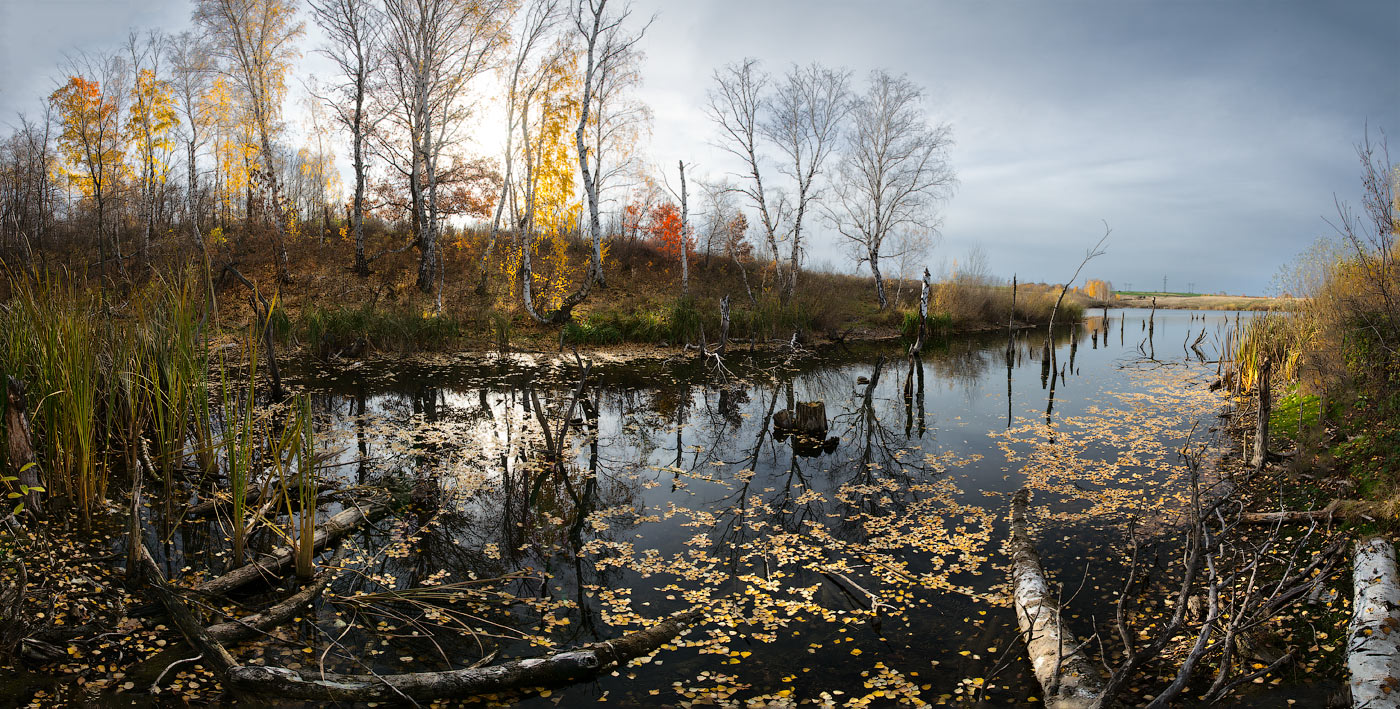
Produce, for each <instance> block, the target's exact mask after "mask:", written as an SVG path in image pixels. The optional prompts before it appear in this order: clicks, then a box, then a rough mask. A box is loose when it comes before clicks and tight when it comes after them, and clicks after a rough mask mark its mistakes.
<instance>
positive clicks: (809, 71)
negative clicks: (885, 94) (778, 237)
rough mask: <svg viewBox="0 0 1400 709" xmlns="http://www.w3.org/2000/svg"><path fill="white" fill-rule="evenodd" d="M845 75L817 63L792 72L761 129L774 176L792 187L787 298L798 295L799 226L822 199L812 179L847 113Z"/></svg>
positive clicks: (833, 145) (847, 74)
mask: <svg viewBox="0 0 1400 709" xmlns="http://www.w3.org/2000/svg"><path fill="white" fill-rule="evenodd" d="M849 87H850V72H849V71H846V70H844V69H843V70H835V69H829V68H827V67H824V66H822V65H820V64H809V65H808V66H805V67H793V69H792V70H791V71H789V72H788V74H787V76H786V77H784V79H783V82H782V83H781V84H779V85H778V87H777V92H776V93H775V94H774V95H773V98H772V101H771V102H770V104H769V105H770V109H771V110H770V112H769V115H768V117H767V119H766V120H764V121H763V122H762V125H761V129H762V131H763V134H764V135H765V136H767V138H768V139H769V140H771V141H772V142H773V143H774V144H775V145H777V146H778V149H779V150H780V151H781V152H782V154H783V157H784V161H783V162H781V163H780V167H779V172H781V173H783V174H784V175H786V176H787V177H788V178H790V179H791V180H792V182H793V186H794V189H793V192H794V204H793V207H792V209H793V213H792V215H791V223H790V225H789V227H788V249H789V255H788V271H787V284H786V286H785V288H786V296H785V297H786V298H787V299H788V300H791V299H792V296H793V294H794V293H796V292H797V276H798V273H799V272H800V271H801V257H802V248H803V241H802V227H803V223H804V220H805V219H806V216H807V212H808V210H809V209H810V208H811V207H812V203H813V202H814V201H815V200H817V199H818V198H819V196H820V194H821V191H820V189H819V188H818V185H817V179H818V178H819V177H820V175H821V173H822V167H823V165H824V164H825V162H826V160H827V157H829V156H830V154H831V152H832V151H833V150H834V149H835V148H836V147H837V140H838V137H839V129H840V126H841V123H842V122H843V121H844V120H845V118H846V114H847V113H848V112H849V111H850V109H851V101H850V88H849Z"/></svg>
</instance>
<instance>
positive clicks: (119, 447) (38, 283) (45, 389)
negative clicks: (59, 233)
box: [0, 271, 208, 522]
mask: <svg viewBox="0 0 1400 709" xmlns="http://www.w3.org/2000/svg"><path fill="white" fill-rule="evenodd" d="M5 278H6V279H7V281H8V283H7V286H8V290H9V291H10V293H11V297H10V299H9V301H8V302H6V303H4V304H2V305H0V370H3V372H4V373H6V374H10V375H13V376H16V377H18V378H20V379H22V380H24V381H25V382H26V384H27V386H28V389H29V391H30V392H31V396H30V401H31V405H32V406H33V407H34V410H33V412H32V416H31V420H32V421H33V423H34V429H35V437H36V439H37V441H38V446H37V452H38V454H39V458H40V460H39V463H40V465H39V467H40V470H41V471H42V474H43V477H44V482H45V487H46V488H47V490H49V491H50V493H51V494H52V495H56V496H58V497H60V498H63V499H66V500H67V501H68V502H69V503H70V504H72V505H73V507H75V508H76V509H77V510H78V511H79V512H80V514H81V517H82V519H83V520H84V521H85V522H88V521H90V520H91V516H92V512H93V511H94V510H95V509H96V508H97V507H98V506H99V505H100V503H101V502H102V500H104V499H105V498H106V495H107V487H108V483H109V479H110V478H111V473H112V471H113V470H114V469H119V470H132V469H133V466H135V465H136V451H137V449H138V446H139V445H140V442H141V440H142V438H143V437H146V436H147V435H149V436H151V437H153V438H154V441H155V443H156V449H157V451H158V459H159V460H160V461H161V468H162V472H163V474H164V477H165V479H166V480H167V481H169V480H170V479H171V475H172V474H173V471H174V469H175V468H176V467H177V466H178V465H179V462H180V461H181V459H182V458H183V457H184V455H185V451H186V448H185V442H186V435H185V434H186V431H187V430H188V427H189V426H190V422H191V419H192V418H193V417H194V416H195V414H196V412H197V411H198V410H199V409H200V402H201V399H203V398H205V397H207V377H206V375H205V371H206V366H207V352H208V346H207V341H206V339H205V337H204V334H203V332H204V330H203V322H204V313H205V310H204V308H205V307H206V306H205V305H204V303H203V296H202V293H200V292H199V289H198V286H197V284H196V279H195V278H193V277H192V276H190V275H189V274H184V273H182V274H177V275H175V276H172V277H171V278H169V279H165V278H161V279H156V280H154V281H152V282H151V283H149V284H147V285H146V286H144V287H142V288H141V289H138V290H137V291H136V292H135V293H133V294H132V295H131V297H130V298H129V299H126V300H124V301H122V300H121V299H117V298H112V299H108V298H107V296H106V295H105V294H104V293H103V292H101V291H97V290H94V289H90V288H87V287H85V286H83V285H82V284H81V283H79V282H77V281H76V280H74V279H72V278H68V277H66V276H63V275H55V274H40V275H30V274H27V273H19V272H13V271H9V272H6V273H5ZM205 405H206V406H207V402H205Z"/></svg>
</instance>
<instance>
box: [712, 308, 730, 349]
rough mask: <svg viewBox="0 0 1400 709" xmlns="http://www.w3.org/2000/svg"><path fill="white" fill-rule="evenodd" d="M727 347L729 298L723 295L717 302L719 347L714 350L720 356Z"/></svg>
mask: <svg viewBox="0 0 1400 709" xmlns="http://www.w3.org/2000/svg"><path fill="white" fill-rule="evenodd" d="M728 346H729V296H728V295H725V296H724V297H723V298H720V300H719V346H718V348H717V349H715V351H716V352H719V353H720V354H723V353H724V348H726V347H728Z"/></svg>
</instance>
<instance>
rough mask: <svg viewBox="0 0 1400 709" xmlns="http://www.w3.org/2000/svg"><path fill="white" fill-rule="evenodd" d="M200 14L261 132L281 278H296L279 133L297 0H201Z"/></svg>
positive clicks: (297, 30)
mask: <svg viewBox="0 0 1400 709" xmlns="http://www.w3.org/2000/svg"><path fill="white" fill-rule="evenodd" d="M194 19H195V21H196V22H197V23H199V25H200V26H202V27H203V28H204V29H205V31H206V32H208V34H209V38H210V40H211V46H212V48H213V49H214V52H215V53H216V54H217V55H218V56H219V57H220V58H222V59H223V60H224V62H225V65H224V66H223V69H222V70H223V71H224V72H225V73H226V74H227V75H228V76H229V78H230V79H232V80H233V82H234V84H235V85H237V86H238V87H239V89H240V90H241V92H242V94H243V100H244V101H245V103H246V107H247V111H248V115H249V117H250V118H251V119H252V121H253V127H254V128H255V129H256V130H257V133H258V145H259V147H260V150H261V152H262V161H263V164H262V166H261V168H262V178H263V179H264V180H266V182H267V184H268V186H269V188H270V190H271V193H272V208H273V211H274V214H273V220H272V221H273V228H272V235H273V249H274V256H275V258H276V261H277V277H278V280H281V281H286V280H287V279H288V278H290V274H289V273H288V268H287V240H286V235H285V234H284V233H283V232H284V230H285V228H286V220H285V219H284V218H282V214H281V211H282V194H281V189H280V187H279V186H278V184H277V170H276V168H275V165H276V162H275V153H274V152H273V149H272V142H273V137H274V136H275V135H276V133H277V132H278V130H279V128H280V119H281V114H282V98H283V96H284V94H285V93H286V75H287V72H288V71H289V70H290V66H291V61H292V59H293V58H295V57H296V46H295V41H296V39H297V38H298V37H300V36H301V34H302V31H303V25H302V23H300V22H297V21H296V4H295V2H294V0H197V4H196V6H195V12H194Z"/></svg>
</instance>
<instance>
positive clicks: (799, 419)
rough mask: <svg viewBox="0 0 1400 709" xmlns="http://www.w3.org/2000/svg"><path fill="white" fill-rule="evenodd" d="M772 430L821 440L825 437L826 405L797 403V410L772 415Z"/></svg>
mask: <svg viewBox="0 0 1400 709" xmlns="http://www.w3.org/2000/svg"><path fill="white" fill-rule="evenodd" d="M773 428H775V429H779V430H784V431H791V432H793V433H798V434H802V435H805V436H811V437H813V438H818V439H821V438H823V437H825V436H826V403H825V402H821V401H803V402H798V404H797V409H796V410H793V409H783V410H782V411H779V412H777V413H775V414H773Z"/></svg>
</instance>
